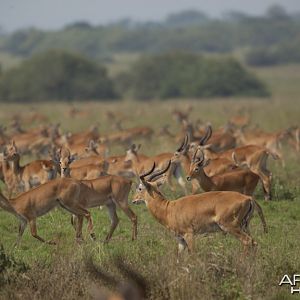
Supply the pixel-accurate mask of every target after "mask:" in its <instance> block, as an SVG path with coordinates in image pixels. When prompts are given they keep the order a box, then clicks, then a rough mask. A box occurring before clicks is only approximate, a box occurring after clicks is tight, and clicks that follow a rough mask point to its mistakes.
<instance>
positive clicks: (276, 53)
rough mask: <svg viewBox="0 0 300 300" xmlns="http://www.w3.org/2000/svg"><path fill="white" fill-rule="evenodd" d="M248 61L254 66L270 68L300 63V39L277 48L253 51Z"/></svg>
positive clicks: (247, 58) (248, 55)
mask: <svg viewBox="0 0 300 300" xmlns="http://www.w3.org/2000/svg"><path fill="white" fill-rule="evenodd" d="M246 61H247V63H248V64H250V65H253V66H270V65H279V64H287V63H299V62H300V39H299V38H298V39H296V40H294V41H292V42H288V43H282V44H280V45H277V46H276V47H269V48H260V49H253V50H251V51H250V52H249V53H248V54H247V56H246Z"/></svg>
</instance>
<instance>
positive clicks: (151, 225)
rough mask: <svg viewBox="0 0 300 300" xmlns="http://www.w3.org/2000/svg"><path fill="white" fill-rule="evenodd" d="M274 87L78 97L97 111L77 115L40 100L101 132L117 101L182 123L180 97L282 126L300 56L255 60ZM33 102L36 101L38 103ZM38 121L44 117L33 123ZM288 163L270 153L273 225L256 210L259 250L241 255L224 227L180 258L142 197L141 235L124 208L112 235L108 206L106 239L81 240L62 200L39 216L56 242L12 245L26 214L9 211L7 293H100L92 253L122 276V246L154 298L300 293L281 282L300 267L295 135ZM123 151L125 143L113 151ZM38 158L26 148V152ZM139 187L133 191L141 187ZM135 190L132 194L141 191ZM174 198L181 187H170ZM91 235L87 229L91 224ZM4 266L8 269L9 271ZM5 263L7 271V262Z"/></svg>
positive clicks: (71, 123) (3, 114)
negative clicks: (257, 91) (259, 95)
mask: <svg viewBox="0 0 300 300" xmlns="http://www.w3.org/2000/svg"><path fill="white" fill-rule="evenodd" d="M254 71H255V72H256V73H257V75H258V76H260V77H261V78H263V79H264V80H265V81H266V82H267V83H268V85H269V87H270V89H271V90H272V92H273V96H272V98H270V99H265V100H259V99H227V100H224V99H212V100H209V101H208V100H207V101H206V100H204V101H199V100H197V99H190V100H180V101H179V100H176V101H175V100H171V101H167V102H164V103H160V102H158V101H153V102H152V103H151V104H140V103H136V102H132V101H127V102H121V103H118V102H117V103H104V104H103V103H96V102H88V103H84V104H79V103H74V105H76V106H78V107H79V108H81V109H82V110H86V111H87V112H88V117H82V118H75V119H70V118H69V117H66V115H65V112H66V110H67V109H69V105H67V104H59V103H56V104H55V105H53V104H42V105H39V106H38V107H37V110H38V111H41V112H43V113H45V114H47V116H48V117H49V119H50V121H51V122H57V121H59V122H61V124H62V128H63V129H64V130H70V131H78V130H82V129H84V128H88V127H89V126H90V125H93V124H96V123H98V124H99V126H100V131H101V132H107V131H109V130H112V129H111V123H110V122H109V120H107V118H106V117H105V112H106V111H107V110H112V111H117V112H118V113H119V115H121V116H122V117H123V118H124V126H125V127H130V126H137V125H148V126H151V127H153V128H154V129H155V130H156V132H157V130H158V129H159V127H160V126H162V125H164V124H167V123H168V124H170V125H171V127H170V130H171V131H172V132H174V133H175V132H176V131H177V130H178V129H179V127H178V125H177V124H176V123H174V121H173V120H172V118H171V111H172V110H173V109H174V108H175V107H176V108H180V109H186V107H187V106H188V105H193V107H194V109H193V111H192V114H191V117H192V119H193V120H196V119H198V118H200V119H201V120H203V121H211V122H212V124H213V125H214V127H218V126H220V125H222V124H224V123H225V122H226V120H228V118H229V117H230V116H231V115H234V114H236V113H237V112H238V111H239V109H241V108H245V109H246V110H247V112H248V113H249V114H250V115H251V119H252V123H253V124H259V125H260V126H261V127H262V128H264V129H266V130H270V131H272V130H274V131H275V130H279V129H283V128H287V127H288V126H290V125H293V124H299V116H300V105H299V96H300V85H299V83H300V77H299V74H300V66H289V67H282V68H268V69H259V70H254ZM31 106H33V105H31ZM29 110H30V106H22V105H17V104H16V105H5V106H4V105H3V104H2V105H1V110H0V120H1V123H3V124H6V123H7V122H8V121H9V119H10V116H11V115H12V114H13V113H15V112H24V113H25V112H26V111H29ZM31 125H38V124H31ZM283 146H284V147H283V152H284V154H285V157H286V162H287V165H286V168H284V169H283V168H282V167H281V165H280V164H279V163H278V162H275V161H272V160H271V159H270V160H269V162H268V163H269V166H270V169H271V170H272V172H273V174H274V181H273V195H274V200H273V201H272V202H269V203H266V202H263V200H262V199H263V197H262V191H261V188H260V187H259V189H258V190H257V193H256V197H257V199H258V200H259V202H260V203H261V205H262V207H263V210H264V212H265V215H266V219H267V223H268V225H269V229H270V230H269V233H268V234H264V233H263V231H262V227H261V224H260V223H259V220H258V218H257V217H255V218H254V220H253V222H252V223H251V232H252V235H253V237H254V238H255V239H256V240H257V242H258V245H259V246H258V251H257V255H256V257H249V258H246V259H245V260H243V259H242V249H241V246H240V244H239V242H238V241H236V240H235V239H233V238H232V237H231V236H224V235H222V234H215V235H210V236H208V237H199V238H198V239H197V241H196V251H195V253H194V254H192V255H185V256H184V257H183V259H182V260H181V261H180V262H179V263H176V246H177V244H176V242H175V240H174V238H173V236H172V235H171V233H169V232H168V231H167V230H166V229H164V228H163V227H162V226H161V225H159V224H158V223H157V222H156V221H155V220H154V219H153V218H152V217H151V216H150V214H149V213H148V211H147V208H146V207H145V206H143V205H140V206H133V207H132V208H133V210H134V211H135V212H136V214H137V215H138V222H139V223H138V231H139V233H138V240H137V241H134V242H132V241H131V240H130V236H131V224H130V222H129V220H128V219H127V218H126V216H125V215H124V214H123V213H122V212H121V211H119V212H118V214H119V217H120V219H121V220H120V223H119V226H118V228H117V230H116V231H115V234H114V236H113V238H112V241H111V242H110V243H109V244H103V243H102V242H101V240H103V239H104V237H105V234H106V233H107V230H108V226H109V220H108V216H107V212H106V210H105V209H104V210H100V209H93V210H92V215H93V219H94V226H95V232H96V235H97V242H92V241H90V240H89V238H88V237H87V236H86V241H85V243H83V244H81V245H77V244H75V242H74V231H73V229H72V227H71V225H70V222H69V221H70V216H69V214H68V213H66V212H65V211H62V210H61V209H56V210H55V211H52V212H51V213H49V214H48V215H46V216H44V217H42V218H40V219H39V220H38V231H39V234H40V235H41V236H42V237H45V238H46V239H52V238H54V239H55V240H56V242H57V245H56V246H49V245H44V244H41V243H40V242H38V241H37V240H35V239H33V238H32V237H31V236H30V234H29V232H28V231H26V233H25V235H24V238H23V240H22V243H21V245H20V247H19V248H17V249H15V248H13V244H14V242H15V239H16V236H17V228H18V223H17V220H16V219H15V218H14V217H13V216H10V215H8V214H7V213H4V212H3V211H0V244H2V245H3V247H4V249H2V250H0V299H18V298H22V299H53V298H58V299H75V298H83V299H88V298H91V297H92V296H91V294H92V292H91V291H92V290H93V286H94V285H97V286H101V282H100V281H99V280H98V279H97V278H95V276H94V275H93V274H92V273H91V272H89V270H88V269H87V267H86V260H87V259H88V257H90V256H92V257H93V259H94V260H95V261H96V262H97V263H98V265H99V266H101V268H102V269H103V270H105V271H107V272H109V273H111V274H113V275H114V276H115V277H116V278H122V276H121V275H120V274H118V270H117V269H116V267H114V264H113V262H114V259H115V257H116V256H122V259H123V260H124V261H126V263H127V264H129V265H130V266H132V267H133V268H134V269H135V270H137V271H138V272H140V273H141V274H142V275H143V276H144V277H145V279H146V280H147V282H149V287H150V292H149V298H151V299H295V298H296V297H297V296H295V295H290V292H289V287H288V286H282V287H280V286H278V283H279V281H280V280H281V278H282V276H283V275H284V274H294V273H299V272H300V260H299V252H298V251H299V248H300V239H299V231H300V217H299V216H300V189H299V183H300V156H299V153H295V151H294V150H293V149H291V148H290V147H289V146H288V145H283ZM174 149H176V144H175V143H174V141H172V140H170V139H168V138H166V137H160V136H157V135H156V136H155V137H154V138H153V139H152V140H151V141H147V142H143V145H142V150H143V153H145V154H149V155H150V154H156V153H160V152H167V151H171V152H173V151H174ZM121 153H124V149H122V148H121V147H116V148H112V149H111V154H112V155H113V154H121ZM30 159H32V158H30V157H25V158H24V160H23V161H28V160H30ZM133 192H134V191H132V193H133ZM132 193H131V195H130V199H131V198H132ZM164 193H165V195H167V196H168V197H169V198H170V199H176V198H177V197H179V196H181V195H182V192H181V190H179V189H178V190H177V191H176V193H173V192H171V191H170V190H169V189H168V188H165V190H164ZM85 235H86V234H85ZM1 269H2V272H1ZM3 270H4V271H3Z"/></svg>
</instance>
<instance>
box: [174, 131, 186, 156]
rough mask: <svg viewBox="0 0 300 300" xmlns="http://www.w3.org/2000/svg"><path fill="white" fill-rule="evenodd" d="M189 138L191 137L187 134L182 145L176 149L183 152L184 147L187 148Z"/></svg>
mask: <svg viewBox="0 0 300 300" xmlns="http://www.w3.org/2000/svg"><path fill="white" fill-rule="evenodd" d="M188 140H189V137H188V134H186V135H185V137H184V139H183V141H182V143H181V145H180V147H179V148H178V149H177V150H176V151H177V152H181V151H182V150H183V149H185V147H186V145H187V144H188Z"/></svg>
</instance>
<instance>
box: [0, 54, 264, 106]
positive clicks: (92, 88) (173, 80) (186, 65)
mask: <svg viewBox="0 0 300 300" xmlns="http://www.w3.org/2000/svg"><path fill="white" fill-rule="evenodd" d="M268 95H269V92H268V89H267V88H266V86H265V85H264V84H263V83H262V82H261V81H260V80H258V79H257V78H256V77H255V76H254V75H253V74H252V73H250V72H249V71H247V70H246V69H245V68H244V67H243V66H242V65H241V64H240V63H239V62H238V61H237V60H235V59H233V58H207V57H203V56H201V55H199V54H194V53H182V52H170V53H165V54H157V55H150V56H142V57H141V58H140V59H138V60H137V61H136V62H135V63H133V64H132V66H131V67H130V68H129V70H128V71H126V72H122V73H121V74H119V75H118V76H116V77H115V78H111V77H110V76H109V75H108V72H107V70H106V68H105V66H103V65H100V64H97V63H95V61H93V60H90V59H88V58H86V57H83V56H81V55H79V54H74V53H71V52H66V51H63V50H49V51H46V52H44V53H40V54H36V55H34V56H32V57H31V58H29V59H26V60H24V61H23V62H22V63H21V64H20V65H19V66H17V67H15V68H12V69H9V70H7V71H5V72H4V71H3V72H2V73H0V101H2V102H29V101H53V100H54V101H57V100H64V101H73V100H81V101H84V100H110V99H117V98H121V97H123V96H128V97H132V98H135V99H138V100H144V101H145V100H149V99H153V98H157V99H168V98H178V97H184V98H188V97H199V98H202V97H229V96H268Z"/></svg>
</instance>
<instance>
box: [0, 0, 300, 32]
mask: <svg viewBox="0 0 300 300" xmlns="http://www.w3.org/2000/svg"><path fill="white" fill-rule="evenodd" d="M20 1H21V0H10V1H9V0H0V6H1V9H0V20H1V21H0V28H1V29H2V31H4V32H6V33H10V32H13V31H16V30H22V29H27V28H37V29H41V30H58V29H61V28H63V27H64V26H66V25H68V24H72V23H76V22H87V23H89V24H91V25H93V26H97V25H107V24H110V23H114V22H117V21H120V20H122V19H130V20H132V21H134V22H158V21H163V20H164V19H166V17H167V16H168V15H171V14H176V13H180V12H182V11H187V10H195V11H201V12H204V13H205V14H207V15H208V16H209V17H211V18H218V17H221V16H222V15H223V14H224V13H226V12H230V11H236V12H241V13H245V14H247V15H252V16H259V15H263V14H264V13H265V11H266V10H267V9H268V8H269V7H270V6H272V5H276V4H278V5H280V6H282V7H284V9H285V10H286V11H287V12H288V13H289V14H291V13H295V12H300V1H298V0H285V1H273V0H264V1H259V0H253V1H252V2H251V3H248V2H246V3H245V2H244V3H241V1H239V0H228V1H226V3H224V2H223V1H222V2H221V3H220V1H219V0H211V1H210V2H209V3H208V2H207V1H203V0H201V1H199V0H198V1H197V0H188V1H185V2H184V3H183V2H182V1H174V0H164V2H163V5H161V3H160V5H155V4H157V3H159V1H158V0H153V1H152V2H151V4H149V3H146V2H144V1H140V0H126V2H125V3H126V4H127V5H123V7H122V8H123V9H122V10H116V7H118V5H119V6H120V3H118V1H117V0H111V1H110V3H104V1H103V0H100V1H99V0H98V1H97V0H88V2H89V4H93V5H86V3H87V1H85V2H84V1H83V0H64V1H63V9H60V10H57V7H62V6H61V2H60V1H59V0H53V1H47V0H42V1H38V0H27V1H26V3H25V1H24V2H20ZM215 4H219V5H215ZM241 4H242V5H241ZM99 9H100V10H99ZM99 11H100V13H99ZM24 12H25V13H24Z"/></svg>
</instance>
